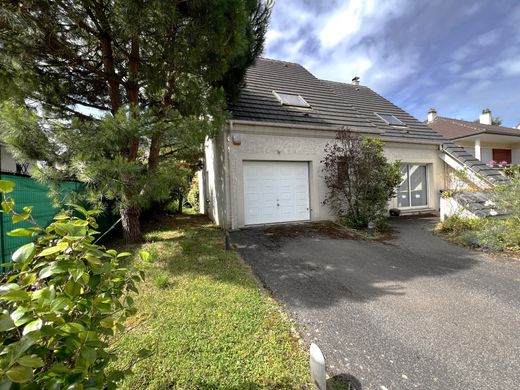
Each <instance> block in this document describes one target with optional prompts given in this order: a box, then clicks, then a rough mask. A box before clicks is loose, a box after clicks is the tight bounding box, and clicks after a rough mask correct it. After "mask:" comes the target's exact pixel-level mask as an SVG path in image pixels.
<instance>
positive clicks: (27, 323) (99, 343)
mask: <svg viewBox="0 0 520 390" xmlns="http://www.w3.org/2000/svg"><path fill="white" fill-rule="evenodd" d="M13 187H14V183H11V182H6V181H1V180H0V192H2V193H3V198H4V201H3V202H2V209H3V211H4V212H5V213H8V214H10V215H11V216H12V219H13V222H14V223H16V222H20V221H30V222H33V223H34V220H33V219H32V216H31V208H28V207H26V208H24V210H23V212H17V211H15V208H14V207H15V204H14V201H13V199H9V198H8V197H7V195H6V194H7V193H9V192H11V191H12V189H13ZM98 213H99V212H98V211H95V210H93V211H87V210H85V209H84V208H82V207H81V206H77V205H71V210H69V211H65V212H62V213H61V214H59V215H57V216H56V217H55V218H54V221H53V222H52V223H51V224H50V225H49V226H48V227H46V228H43V227H40V226H37V225H35V223H34V224H33V225H34V226H33V227H30V228H19V229H15V230H13V231H12V232H10V235H14V236H29V237H34V238H35V242H32V243H29V244H26V245H24V246H22V247H20V248H19V249H18V250H17V251H16V252H15V253H14V254H13V256H12V262H11V263H9V264H4V265H5V266H8V267H10V271H8V272H7V273H5V274H4V275H2V280H1V284H0V310H1V313H0V388H2V389H9V388H28V389H40V388H45V389H82V388H88V389H115V388H116V385H117V383H118V382H119V381H120V380H121V379H122V378H123V377H124V375H125V374H127V373H128V372H129V369H130V366H128V367H126V368H125V369H123V370H110V369H108V368H107V366H108V364H109V362H110V361H111V360H114V359H116V358H117V355H116V347H117V341H116V340H117V337H114V336H115V335H116V334H120V333H122V332H123V331H124V330H125V321H126V319H127V317H128V316H130V315H132V314H134V313H135V308H134V303H133V299H132V297H131V294H132V293H136V292H137V289H136V285H135V283H136V282H137V281H139V280H141V278H142V275H141V274H139V273H136V272H133V271H132V270H130V269H127V268H124V267H121V266H120V264H119V261H120V259H122V258H124V257H125V256H128V255H130V254H129V253H117V252H116V251H115V250H105V248H104V247H102V246H99V245H96V244H95V240H94V236H95V234H96V233H97V232H96V230H95V229H97V223H96V221H95V216H96V215H97V214H98ZM146 354H147V351H146V350H143V351H141V355H140V356H141V357H144V356H146ZM136 359H137V360H138V359H139V357H136Z"/></svg>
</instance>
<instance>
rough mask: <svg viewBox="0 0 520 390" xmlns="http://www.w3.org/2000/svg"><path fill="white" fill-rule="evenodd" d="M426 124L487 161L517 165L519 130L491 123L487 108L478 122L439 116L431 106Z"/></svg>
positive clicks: (519, 158)
mask: <svg viewBox="0 0 520 390" xmlns="http://www.w3.org/2000/svg"><path fill="white" fill-rule="evenodd" d="M426 123H427V125H428V126H429V127H431V128H432V129H433V130H435V131H436V132H437V133H439V134H441V135H442V136H444V137H445V138H447V139H449V140H452V141H453V142H454V143H455V144H457V145H459V146H461V147H463V148H464V149H466V150H467V151H468V152H469V153H471V154H472V155H473V156H474V157H476V158H477V159H478V160H480V161H482V162H484V163H486V164H489V165H496V164H501V163H507V164H516V165H520V129H518V128H510V127H504V126H497V125H493V124H492V115H491V110H489V109H486V110H483V111H482V114H481V115H480V118H479V121H478V122H468V121H464V120H460V119H453V118H445V117H441V116H438V115H437V111H436V110H435V109H433V108H432V109H430V111H429V112H428V120H427V122H426ZM502 165H504V164H502Z"/></svg>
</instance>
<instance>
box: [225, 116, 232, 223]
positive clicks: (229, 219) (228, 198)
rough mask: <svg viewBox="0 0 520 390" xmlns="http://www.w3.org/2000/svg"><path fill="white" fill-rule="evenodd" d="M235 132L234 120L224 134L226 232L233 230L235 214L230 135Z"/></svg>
mask: <svg viewBox="0 0 520 390" xmlns="http://www.w3.org/2000/svg"><path fill="white" fill-rule="evenodd" d="M231 131H233V120H230V121H229V128H228V129H226V132H225V133H224V167H225V175H224V188H225V192H226V221H225V226H224V229H225V230H226V232H227V231H228V230H230V229H231V226H232V217H233V213H232V211H231V188H230V186H231V184H230V183H231V178H230V172H231V171H230V162H229V135H230V134H231Z"/></svg>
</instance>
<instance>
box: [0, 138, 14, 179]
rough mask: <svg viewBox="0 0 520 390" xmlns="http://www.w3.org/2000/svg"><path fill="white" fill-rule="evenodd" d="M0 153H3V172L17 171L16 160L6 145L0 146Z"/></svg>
mask: <svg viewBox="0 0 520 390" xmlns="http://www.w3.org/2000/svg"><path fill="white" fill-rule="evenodd" d="M0 148H1V150H0V154H1V155H2V156H1V158H2V160H1V164H2V166H1V169H2V172H13V173H16V161H15V160H14V158H13V156H11V153H9V152H8V151H7V149H6V148H5V146H3V145H1V146H0Z"/></svg>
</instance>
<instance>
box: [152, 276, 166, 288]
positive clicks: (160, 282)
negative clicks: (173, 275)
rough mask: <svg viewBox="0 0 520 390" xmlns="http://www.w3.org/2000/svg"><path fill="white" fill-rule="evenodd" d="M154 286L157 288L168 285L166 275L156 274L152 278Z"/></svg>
mask: <svg viewBox="0 0 520 390" xmlns="http://www.w3.org/2000/svg"><path fill="white" fill-rule="evenodd" d="M154 283H155V286H156V287H157V288H158V289H161V290H163V289H165V288H167V287H168V286H169V285H170V278H169V277H168V275H157V276H156V277H155V279H154Z"/></svg>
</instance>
